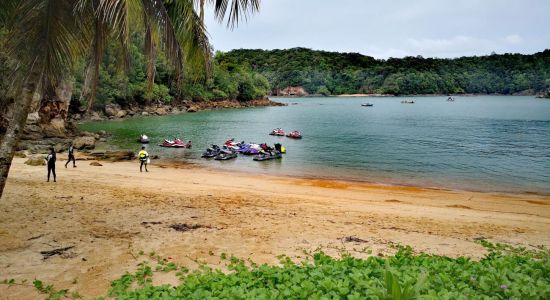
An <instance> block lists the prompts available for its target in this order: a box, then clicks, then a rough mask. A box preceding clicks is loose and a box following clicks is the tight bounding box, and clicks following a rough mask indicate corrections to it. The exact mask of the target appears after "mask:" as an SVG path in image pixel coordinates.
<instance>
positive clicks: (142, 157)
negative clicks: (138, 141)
mask: <svg viewBox="0 0 550 300" xmlns="http://www.w3.org/2000/svg"><path fill="white" fill-rule="evenodd" d="M138 157H139V161H140V165H139V171H140V172H143V170H142V168H143V165H145V172H149V171H148V170H147V164H148V163H149V153H147V151H145V146H142V147H141V151H139V154H138Z"/></svg>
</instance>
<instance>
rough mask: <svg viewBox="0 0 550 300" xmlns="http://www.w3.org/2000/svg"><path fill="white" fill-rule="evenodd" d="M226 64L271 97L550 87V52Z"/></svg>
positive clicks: (239, 53) (247, 58) (286, 58)
mask: <svg viewBox="0 0 550 300" xmlns="http://www.w3.org/2000/svg"><path fill="white" fill-rule="evenodd" d="M216 61H217V62H218V63H220V64H222V65H241V66H242V65H244V66H245V67H249V68H250V69H251V70H252V71H255V72H258V73H260V74H262V75H264V76H265V77H266V78H267V79H268V81H269V83H270V84H271V87H272V94H276V93H277V91H278V90H280V89H283V88H286V87H288V86H302V87H304V89H305V90H306V91H307V92H308V93H310V94H324V95H330V94H332V95H336V94H353V93H378V94H394V95H401V94H410V95H415V94H462V93H472V94H503V95H511V94H518V93H519V94H534V93H536V92H539V91H542V90H544V89H547V88H549V87H550V49H548V50H545V51H543V52H539V53H535V54H532V55H523V54H502V55H499V54H492V55H488V56H474V57H460V58H455V59H439V58H423V57H421V56H416V57H404V58H390V59H387V60H381V59H375V58H373V57H370V56H365V55H362V54H359V53H338V52H326V51H317V50H311V49H306V48H292V49H287V50H251V49H239V50H232V51H229V52H225V53H222V52H218V53H217V54H216Z"/></svg>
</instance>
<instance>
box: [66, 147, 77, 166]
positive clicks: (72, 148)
mask: <svg viewBox="0 0 550 300" xmlns="http://www.w3.org/2000/svg"><path fill="white" fill-rule="evenodd" d="M71 160H72V161H73V168H76V159H75V158H74V147H73V144H72V143H71V144H70V145H69V159H67V162H66V163H65V168H66V167H67V165H68V164H69V163H70V162H71Z"/></svg>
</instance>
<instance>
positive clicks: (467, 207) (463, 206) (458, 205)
mask: <svg viewBox="0 0 550 300" xmlns="http://www.w3.org/2000/svg"><path fill="white" fill-rule="evenodd" d="M447 207H452V208H462V209H472V208H471V207H469V206H466V205H462V204H453V205H447Z"/></svg>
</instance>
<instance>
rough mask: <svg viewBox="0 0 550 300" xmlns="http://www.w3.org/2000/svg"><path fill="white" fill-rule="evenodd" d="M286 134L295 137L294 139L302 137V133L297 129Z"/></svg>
mask: <svg viewBox="0 0 550 300" xmlns="http://www.w3.org/2000/svg"><path fill="white" fill-rule="evenodd" d="M286 136H287V137H289V138H293V139H301V138H302V134H301V133H300V132H299V131H297V130H295V131H292V132H289V133H288V134H287V135H286Z"/></svg>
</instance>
